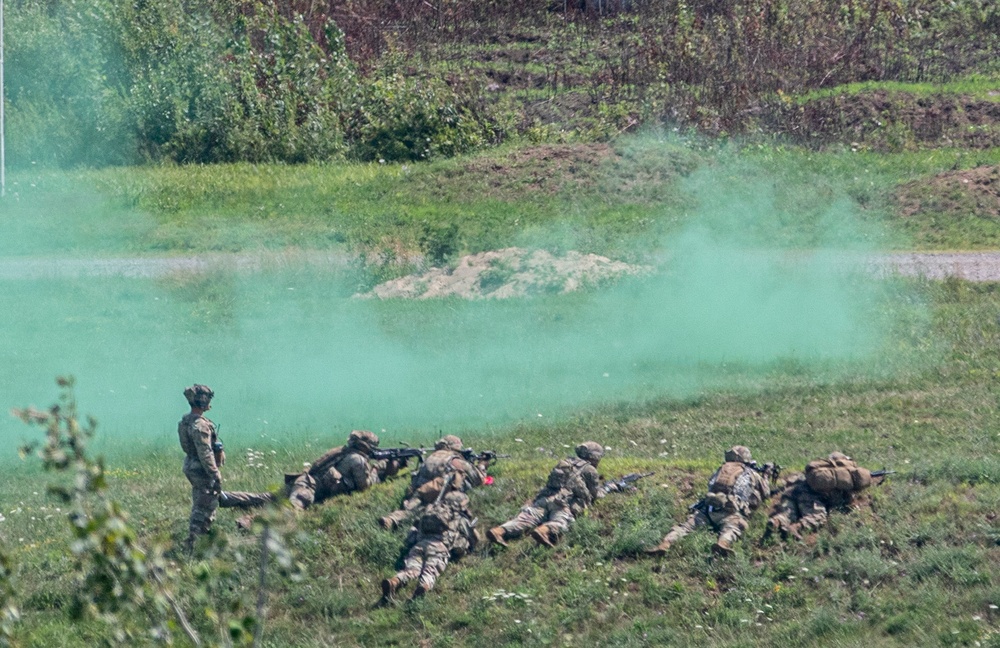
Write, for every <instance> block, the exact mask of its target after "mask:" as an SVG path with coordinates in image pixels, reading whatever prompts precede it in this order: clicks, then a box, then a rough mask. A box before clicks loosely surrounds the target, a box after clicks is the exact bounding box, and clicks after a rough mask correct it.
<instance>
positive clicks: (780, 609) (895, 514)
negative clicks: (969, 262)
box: [0, 282, 1000, 646]
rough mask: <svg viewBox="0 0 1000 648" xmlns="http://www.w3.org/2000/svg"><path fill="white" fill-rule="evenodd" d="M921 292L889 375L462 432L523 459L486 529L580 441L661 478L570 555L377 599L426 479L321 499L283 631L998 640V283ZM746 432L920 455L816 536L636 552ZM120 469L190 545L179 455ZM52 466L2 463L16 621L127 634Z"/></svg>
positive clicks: (348, 639)
mask: <svg viewBox="0 0 1000 648" xmlns="http://www.w3.org/2000/svg"><path fill="white" fill-rule="evenodd" d="M923 289H924V290H925V291H926V294H927V295H928V296H929V297H930V299H931V303H932V313H933V325H932V329H931V330H929V331H927V332H926V333H925V335H926V337H917V338H912V339H911V338H909V337H908V335H901V337H899V338H898V340H897V343H898V344H903V345H907V346H911V347H912V348H913V349H914V350H915V351H918V352H919V355H922V356H925V360H924V361H923V362H917V363H911V364H909V365H908V368H907V366H902V367H900V369H899V370H898V371H896V372H894V374H893V376H892V377H888V378H886V377H883V378H879V379H862V378H859V379H840V380H835V381H832V382H828V381H817V380H816V379H815V378H810V377H809V376H808V375H803V374H799V373H798V372H796V371H795V370H794V368H788V369H786V370H784V371H781V370H779V371H777V372H776V373H774V374H773V375H771V376H770V377H766V378H757V379H754V381H753V382H752V383H748V385H749V386H752V389H751V390H750V391H748V392H740V391H733V392H727V393H709V392H706V393H704V394H702V395H699V396H696V397H692V398H689V399H686V400H683V401H676V400H654V401H649V402H641V403H620V404H616V405H614V404H613V405H608V406H605V407H600V408H596V409H591V410H588V411H585V412H580V413H579V414H577V415H575V416H573V417H571V418H570V419H568V420H565V421H562V422H556V423H544V422H543V421H542V420H540V421H539V422H538V424H534V425H530V426H518V427H515V428H511V429H496V430H490V431H488V432H487V431H483V430H466V431H464V433H463V437H464V439H465V441H466V443H467V444H469V445H473V446H474V447H477V448H485V447H491V448H496V449H499V450H501V451H507V452H510V453H511V454H513V457H512V458H511V459H509V460H502V461H499V462H498V463H497V464H496V465H495V466H494V468H493V469H492V473H493V474H494V475H495V477H496V482H495V484H494V485H492V486H489V487H483V488H481V489H479V490H478V491H475V492H474V493H473V495H472V501H473V507H474V510H475V511H476V514H477V515H478V516H479V519H480V524H481V525H482V526H484V527H487V526H488V525H492V524H494V523H496V522H499V521H502V520H504V519H506V518H507V517H509V516H512V515H513V514H514V513H515V512H516V510H517V508H518V507H519V505H520V504H521V502H522V501H523V500H525V499H526V498H528V497H530V496H531V495H532V494H533V493H534V492H535V490H536V489H537V488H539V487H540V486H541V484H542V483H543V480H544V477H545V475H546V473H547V471H548V469H549V468H550V467H551V465H552V464H553V463H554V461H555V460H556V459H557V458H558V457H560V456H563V455H565V454H566V453H568V452H570V450H569V446H572V445H573V444H575V443H576V442H578V441H580V440H583V439H596V440H598V441H600V442H602V443H604V444H606V445H607V446H609V447H610V448H611V449H610V450H609V452H608V455H607V457H606V458H605V460H604V461H603V462H602V465H601V468H602V472H603V473H604V474H605V475H607V476H614V475H617V474H620V473H624V472H629V471H632V470H655V471H657V474H656V476H655V477H653V478H650V479H647V480H645V481H644V482H642V483H641V488H640V491H639V493H638V494H637V495H635V496H632V497H624V496H620V495H614V496H610V497H609V498H607V499H606V500H603V501H602V502H600V503H599V504H598V505H596V506H595V507H594V509H593V510H592V511H591V512H590V513H589V514H588V515H586V516H585V517H583V518H582V519H580V520H579V521H578V522H577V524H576V525H575V526H574V528H573V530H572V532H571V533H570V534H569V536H568V537H567V538H566V540H565V542H563V543H562V544H561V545H560V546H559V548H558V549H556V550H554V551H551V550H546V549H540V548H536V547H534V546H533V543H532V541H531V540H524V541H520V542H518V543H517V544H515V545H514V546H513V547H511V548H510V549H506V550H489V551H485V552H480V553H477V554H475V555H473V556H470V557H468V558H467V559H465V560H463V561H461V562H459V563H455V564H453V565H451V566H449V568H448V570H447V571H446V572H445V575H444V577H443V578H442V579H441V581H440V584H439V587H438V588H437V589H436V590H435V591H434V592H432V593H431V594H430V595H429V596H428V597H427V598H426V599H425V600H423V601H420V602H417V603H413V604H408V603H403V604H400V605H397V606H391V607H389V608H382V609H376V608H374V607H373V604H374V603H375V602H376V600H377V598H378V582H379V581H380V580H381V579H382V578H384V577H386V576H388V575H390V574H391V573H392V571H393V569H394V565H395V564H396V561H397V559H398V558H399V552H400V548H401V544H402V535H401V534H400V533H390V532H387V531H384V530H382V529H380V528H379V527H378V526H377V524H376V521H377V518H378V517H379V516H380V515H382V514H384V512H386V511H388V510H390V509H391V508H392V507H393V505H394V504H395V503H396V502H397V501H398V500H399V498H400V496H401V494H402V491H403V489H404V482H405V480H403V479H400V480H396V481H393V482H391V483H389V484H386V485H382V486H378V487H376V488H374V489H372V490H371V491H369V492H367V493H364V494H360V495H356V496H352V497H348V498H343V499H341V500H338V501H334V502H328V503H326V504H324V505H322V506H318V507H316V508H315V509H313V510H311V511H308V512H306V513H305V514H303V515H300V516H299V517H298V518H297V520H296V522H297V523H296V525H295V528H294V530H291V529H290V530H289V531H288V534H287V539H288V543H289V546H290V547H291V549H292V550H293V551H294V554H295V557H296V559H297V560H299V561H301V563H302V564H303V566H304V572H303V577H302V578H301V580H298V581H291V580H285V579H281V578H279V577H277V576H274V575H273V574H272V577H271V581H270V582H271V586H270V588H271V592H270V599H269V608H268V615H267V619H268V620H267V625H266V633H265V641H264V645H274V646H286V645H296V646H321V645H330V644H331V643H333V644H337V645H359V646H360V645H414V644H420V645H428V646H446V645H482V644H484V643H493V644H496V645H513V644H526V645H550V644H553V643H554V644H559V645H562V644H576V645H636V646H642V645H679V646H707V645H712V646H744V645H759V644H772V643H778V642H789V643H790V644H792V645H829V646H854V645H861V644H865V645H869V646H872V645H874V646H903V645H947V646H952V645H969V646H972V645H994V644H993V643H991V642H995V641H996V639H995V637H996V632H997V630H998V628H997V623H1000V615H998V612H997V609H996V606H997V605H1000V589H998V583H1000V580H998V579H1000V571H998V568H997V565H998V564H1000V562H998V559H1000V535H998V533H997V527H996V521H995V509H996V507H997V504H998V501H1000V462H998V461H996V459H995V458H994V455H995V454H996V451H997V443H998V441H997V436H998V435H997V434H996V433H995V432H996V430H997V429H1000V420H998V414H997V408H996V407H995V405H996V399H997V395H996V386H995V382H996V376H997V371H998V366H1000V365H998V361H1000V358H998V356H997V349H998V348H1000V344H998V343H1000V328H998V325H997V321H996V313H997V312H1000V298H998V296H997V294H996V291H995V290H994V288H993V287H992V286H988V287H976V286H970V285H967V284H964V283H961V282H954V283H946V284H943V285H937V286H932V285H927V286H924V287H923ZM931 340H934V341H936V342H934V343H931V344H930V346H929V343H930V342H931ZM935 349H936V350H935ZM81 405H82V408H83V410H84V411H85V410H86V403H82V404H81ZM342 436H343V434H342V433H340V432H330V433H324V434H323V435H322V437H321V438H320V439H319V441H318V443H316V444H315V445H312V447H310V446H308V445H302V444H299V445H296V446H294V447H288V446H287V445H276V444H273V443H272V442H266V443H264V444H263V445H261V446H259V447H258V446H256V445H255V446H253V448H252V449H251V448H250V447H232V445H231V446H230V449H229V450H230V463H229V465H228V466H227V469H226V479H227V484H228V487H229V488H247V489H258V488H266V487H271V486H274V485H275V483H276V482H277V481H278V478H279V477H280V473H281V472H282V470H285V469H294V467H295V466H298V465H301V462H302V461H307V460H310V459H312V458H314V456H315V455H316V454H317V453H318V452H319V451H320V450H321V448H325V446H326V445H328V444H329V445H332V444H335V443H338V442H340V440H341V437H342ZM389 441H390V442H391V441H392V439H389ZM737 442H740V443H746V444H748V445H749V446H751V448H752V449H753V451H754V455H755V457H756V458H758V459H761V460H777V461H778V462H779V463H781V464H783V465H785V466H788V467H790V468H795V467H801V466H802V465H803V464H804V463H805V461H807V460H808V459H809V458H811V457H814V456H818V455H821V454H824V453H827V452H829V451H831V450H834V449H841V450H845V451H847V452H849V453H851V454H852V455H853V456H855V457H856V458H858V459H859V460H860V461H861V462H862V463H864V464H866V465H869V466H871V467H873V468H875V467H882V466H883V465H885V466H889V467H892V468H894V469H896V470H898V471H899V472H898V474H897V475H895V476H894V477H892V478H891V480H890V481H889V483H887V484H885V485H884V486H881V487H879V488H875V489H873V490H872V491H871V493H870V496H869V498H868V500H867V502H866V505H865V506H864V507H862V508H861V509H860V510H858V511H854V512H851V513H847V514H836V515H834V516H833V517H832V520H831V524H830V525H829V526H828V527H827V528H826V529H824V530H823V531H821V532H820V533H818V534H816V535H815V536H814V537H812V538H810V539H809V540H808V541H807V542H806V543H794V542H793V543H790V544H788V545H784V546H781V545H777V544H773V543H768V544H765V545H764V546H759V544H758V543H759V541H760V538H761V535H762V531H763V524H762V523H763V517H762V516H761V515H760V514H758V515H756V516H755V517H754V518H753V520H752V527H751V529H750V532H749V533H748V535H747V537H746V539H745V541H744V542H743V543H741V545H740V546H739V548H738V550H737V554H736V556H735V557H734V558H732V559H729V560H716V559H713V558H711V556H710V552H709V545H710V544H711V542H712V538H711V537H710V534H708V533H699V534H694V535H692V536H691V537H689V538H688V539H686V540H685V541H684V542H682V543H681V544H680V545H679V546H677V547H676V548H675V551H674V552H673V553H672V554H671V555H669V556H668V557H666V558H664V559H662V560H649V559H646V558H642V557H638V556H637V551H638V549H639V548H640V547H642V546H644V545H646V544H648V543H651V542H653V541H655V540H657V539H658V538H659V537H660V536H661V535H662V534H663V533H665V531H666V530H668V528H669V527H670V525H671V524H672V523H674V522H676V521H678V520H679V519H681V518H682V517H683V516H684V515H685V509H686V506H687V504H688V503H690V502H691V501H693V500H694V499H696V498H697V497H698V494H699V493H700V492H701V491H702V489H703V488H704V482H705V480H706V479H707V477H708V476H709V474H710V472H711V470H712V469H713V467H714V466H715V465H716V464H717V462H718V461H719V459H720V456H721V452H722V450H723V449H724V448H725V447H728V446H729V445H731V444H733V443H737ZM310 443H312V442H310ZM252 453H260V454H252ZM261 455H262V456H261ZM261 464H264V465H261ZM108 469H109V479H110V486H111V493H112V494H113V496H114V497H115V498H117V499H119V500H120V501H121V503H122V505H123V507H124V508H125V510H127V511H129V512H130V518H131V522H132V524H133V525H135V527H136V528H137V529H138V531H139V535H140V539H142V540H143V541H145V542H149V541H152V540H160V541H163V542H165V543H167V545H168V546H173V547H177V546H178V545H179V543H180V541H181V539H182V538H183V536H184V534H185V531H186V528H185V527H186V510H187V493H188V487H187V485H186V482H185V481H184V479H183V476H182V475H181V473H180V470H179V462H178V460H177V457H176V453H175V452H169V453H164V454H163V455H161V456H144V457H143V456H130V455H129V453H128V452H124V453H123V452H120V451H119V452H116V453H115V455H114V458H113V460H112V461H111V462H110V464H109V466H108ZM51 479H52V477H47V476H43V475H41V474H40V472H39V469H38V464H37V461H36V460H33V459H28V460H26V461H24V462H23V463H22V464H21V465H20V466H16V467H12V468H11V469H10V470H8V471H6V472H5V477H4V478H3V480H2V484H3V489H4V492H6V493H7V494H8V495H7V496H6V501H7V502H8V503H7V504H5V510H4V511H3V514H4V519H3V521H2V522H0V534H2V537H3V544H4V546H5V547H7V550H8V552H10V554H11V557H12V559H13V561H14V572H13V573H14V583H15V585H16V587H17V589H18V591H19V597H18V598H19V603H20V605H21V607H22V614H23V621H22V623H21V625H20V626H19V627H18V631H17V632H18V635H19V636H20V638H21V640H22V641H23V643H24V644H25V645H29V646H76V645H92V644H93V643H94V642H95V641H98V640H99V638H100V637H102V636H107V635H106V633H107V630H105V629H102V627H101V626H100V625H99V624H93V623H89V624H81V623H79V622H77V623H75V624H73V625H72V626H71V625H70V624H69V621H68V620H67V619H66V617H65V612H64V608H65V606H66V605H67V604H68V601H69V594H70V592H71V591H72V587H73V569H72V564H73V561H72V560H71V559H70V558H69V557H68V554H67V543H68V531H67V526H66V521H65V519H64V515H65V511H60V510H59V508H58V507H59V506H60V505H59V504H58V503H57V502H54V501H53V500H52V499H51V498H49V497H47V496H46V495H45V484H46V483H47V482H49V481H50V480H51ZM233 522H234V516H233V515H232V514H231V513H230V512H228V511H220V515H219V519H218V528H219V529H222V530H224V531H225V533H226V534H227V535H228V536H229V545H228V547H226V548H223V549H222V550H221V551H222V553H221V554H220V555H219V556H217V557H216V559H214V560H213V561H212V562H209V563H205V565H206V566H214V568H219V565H228V568H230V569H231V570H232V573H231V574H229V575H227V576H224V577H223V584H221V585H219V586H218V587H219V589H218V590H217V591H216V592H215V594H214V595H213V596H214V601H215V602H216V604H221V605H223V607H225V606H228V605H230V604H236V603H239V602H242V604H243V605H244V606H247V607H252V605H253V603H252V602H253V600H254V599H255V597H256V585H255V583H256V556H257V555H258V553H257V552H258V545H257V541H256V539H255V537H253V536H248V535H244V534H240V533H237V532H235V530H234V526H233ZM175 551H176V549H174V550H169V551H168V558H169V559H172V561H171V562H170V564H171V565H172V567H171V570H177V577H178V578H179V579H180V583H181V586H180V587H179V589H178V592H179V596H180V601H181V604H182V605H183V606H185V608H186V609H188V610H189V611H190V614H191V615H192V617H193V619H194V621H195V624H196V626H197V627H198V628H199V629H200V630H201V631H202V632H203V633H205V634H207V635H212V634H213V633H214V632H215V631H213V630H212V622H211V621H210V620H209V619H207V618H205V617H204V616H203V613H202V612H200V611H199V610H200V608H199V606H198V604H197V602H196V601H197V598H196V597H197V596H198V594H197V592H198V591H199V587H201V586H196V585H197V583H199V582H201V581H199V580H198V579H199V577H198V576H197V574H198V573H199V569H200V567H199V563H197V562H195V563H187V562H185V561H184V560H183V559H181V557H180V556H179V555H176V554H175V553H174V552H175ZM220 559H221V560H220ZM185 583H187V585H185ZM182 643H183V642H182Z"/></svg>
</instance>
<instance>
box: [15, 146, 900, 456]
mask: <svg viewBox="0 0 1000 648" xmlns="http://www.w3.org/2000/svg"><path fill="white" fill-rule="evenodd" d="M761 175H762V173H761V172H760V170H759V169H756V168H755V167H754V166H753V165H748V164H747V163H745V162H743V161H740V160H738V159H736V158H732V159H729V160H727V161H725V162H724V163H722V164H720V165H718V166H717V167H715V168H712V169H707V170H704V171H701V172H698V173H696V174H695V175H694V176H692V177H691V178H690V180H689V182H688V184H687V186H686V191H687V192H688V194H689V196H690V201H688V202H689V204H690V205H691V211H690V213H689V214H687V215H686V220H685V223H686V224H685V226H684V227H682V228H681V229H680V230H679V231H677V232H675V233H674V234H673V235H671V236H670V237H668V238H667V240H665V241H664V242H663V245H662V252H661V253H660V255H659V258H658V264H659V266H660V268H659V270H658V272H657V273H656V274H654V275H653V276H651V277H645V278H641V279H634V280H628V281H623V282H620V283H619V284H617V285H615V286H612V287H608V288H604V289H600V290H595V291H590V292H585V293H579V294H574V295H567V296H558V295H555V296H546V297H537V298H533V299H525V300H515V301H506V302H499V301H497V302H493V301H481V302H467V301H462V300H457V299H449V300H442V301H423V302H403V301H396V300H388V301H384V302H380V301H377V300H359V299H351V298H348V297H346V296H345V295H346V294H349V293H348V291H346V290H345V289H344V288H343V287H342V286H341V285H339V284H338V282H340V281H342V280H343V277H341V276H339V275H337V274H336V273H335V272H331V271H324V270H322V269H318V268H315V267H302V268H285V269H282V270H274V271H271V270H266V269H265V270H256V271H253V272H210V273H204V274H192V273H190V272H188V271H180V272H177V273H174V274H167V275H164V276H158V277H146V278H128V277H116V276H97V277H65V276H55V277H51V276H37V273H36V274H35V275H32V274H31V273H22V274H21V275H17V273H16V272H13V271H11V268H17V267H19V266H17V265H16V263H14V262H13V261H12V260H11V258H12V257H13V256H14V255H15V254H16V253H17V252H18V250H20V249H21V248H20V247H19V246H18V245H16V244H9V245H5V246H4V247H3V248H2V249H0V251H2V252H3V254H4V255H5V257H6V258H4V259H0V261H2V262H3V263H5V264H6V265H5V266H3V267H6V268H7V276H6V278H3V279H0V281H2V285H3V290H2V292H0V312H2V315H0V326H2V328H3V330H4V331H5V336H4V338H3V340H2V341H0V362H2V363H3V366H4V367H5V368H6V371H5V372H4V374H3V377H2V379H0V393H2V394H3V395H4V403H3V405H4V406H21V405H26V404H29V403H32V404H36V405H44V404H46V403H48V402H50V401H51V400H52V398H53V396H54V395H55V387H54V384H53V377H54V376H55V375H58V374H74V375H75V376H76V377H77V379H78V395H79V397H80V401H81V404H82V407H83V410H84V411H86V412H89V413H92V414H94V415H95V416H96V417H97V418H98V419H99V421H100V423H101V433H102V436H104V437H105V438H107V439H109V440H111V442H113V446H112V447H116V448H117V447H123V446H122V444H121V441H122V440H127V442H128V444H127V446H126V447H131V448H138V449H142V448H150V447H162V446H167V447H171V446H172V445H173V444H175V438H174V437H175V432H174V430H175V426H176V421H177V419H179V418H180V416H181V415H182V414H183V413H184V411H185V410H186V403H185V401H184V399H183V397H182V395H181V392H182V390H183V388H184V387H185V386H186V385H188V384H191V383H193V382H202V383H206V384H209V385H210V386H212V387H213V388H214V389H215V391H216V394H217V397H216V400H215V403H214V407H213V412H212V417H213V418H214V419H215V420H216V421H217V422H220V423H222V424H223V428H222V433H223V437H224V438H225V439H226V441H227V442H229V443H233V442H237V443H239V444H248V445H252V443H253V442H255V441H256V440H258V439H260V437H261V436H264V437H267V438H270V439H279V440H280V439H288V438H295V437H301V436H304V435H306V434H309V435H311V436H322V437H324V438H326V439H328V440H330V441H331V442H333V441H336V440H337V439H340V438H342V437H343V436H345V435H346V433H347V431H349V430H350V429H353V428H368V429H373V430H375V431H378V432H381V431H382V430H386V432H387V437H388V438H389V439H409V440H411V441H426V440H428V439H430V438H432V437H433V436H434V435H436V434H438V433H439V432H441V431H464V430H469V429H482V428H496V427H499V426H505V425H508V424H512V423H515V422H524V421H536V420H538V417H539V415H541V416H542V418H543V419H545V418H546V417H548V418H552V417H559V416H562V415H565V414H566V413H568V412H570V411H573V410H576V409H579V408H581V407H586V406H592V405H597V404H601V403H607V402H614V401H627V400H641V399H648V398H656V397H663V396H684V395H687V394H691V393H694V392H698V391H701V390H705V389H715V388H746V387H747V386H760V385H766V384H767V381H768V380H769V377H774V376H780V375H781V373H782V371H785V370H787V369H788V368H789V367H791V366H794V368H795V372H796V374H797V375H801V374H805V375H807V376H811V377H813V379H826V378H829V377H836V376H843V375H851V374H856V373H859V372H864V371H867V369H866V367H868V366H870V365H871V364H873V363H872V360H873V359H875V358H879V359H880V360H883V361H884V360H885V359H886V358H885V356H884V355H882V354H884V353H885V349H886V348H887V345H886V335H887V330H888V328H887V327H888V325H889V322H888V320H887V317H886V316H885V313H886V312H888V310H890V308H889V307H890V305H891V304H890V303H889V301H888V300H890V299H892V298H891V296H890V295H891V293H890V292H889V291H887V290H886V288H885V286H884V285H883V284H882V283H881V282H880V281H879V280H877V279H875V278H874V277H873V276H871V275H869V274H866V273H865V272H862V271H859V269H858V264H857V259H858V258H859V257H858V255H859V254H861V253H864V252H865V251H869V250H872V249H874V246H875V245H876V244H877V242H878V241H879V237H878V235H877V231H876V230H875V229H874V228H873V227H872V226H871V225H870V224H866V223H865V222H863V221H862V220H861V219H859V217H858V214H857V210H856V209H855V207H854V206H853V205H852V204H851V203H850V202H849V201H846V200H844V199H843V198H841V197H838V196H836V195H832V196H831V195H818V196H815V197H814V198H815V199H814V200H812V201H810V200H808V199H807V197H805V196H804V195H803V193H802V190H801V188H800V189H799V190H798V191H796V192H789V191H786V190H785V189H782V188H781V187H775V186H774V185H773V183H772V184H771V185H768V184H766V183H764V184H762V183H761V182H760V181H761ZM764 175H766V174H764ZM762 186H763V187H765V188H764V189H761V187H762ZM807 193H808V191H807ZM45 221H46V219H45V218H43V217H39V222H40V223H41V224H44V223H45ZM63 225H64V226H66V223H65V222H64V223H63ZM0 227H2V228H3V229H5V230H6V233H7V234H8V235H10V234H11V233H12V232H20V234H19V235H18V236H16V237H15V236H8V237H6V238H4V239H2V240H7V241H8V242H11V241H14V240H15V239H16V238H20V239H22V242H24V241H23V239H24V236H25V230H24V229H23V228H24V225H23V223H20V224H15V223H11V222H8V220H2V219H0ZM131 227H133V228H137V229H136V231H139V230H141V227H142V225H141V224H139V225H136V224H133V225H132V226H131ZM19 228H20V229H19ZM72 231H73V233H74V235H78V240H81V241H86V240H88V235H87V234H86V232H81V230H80V228H79V227H76V229H75V230H72ZM116 235H117V234H116ZM71 238H72V237H71ZM112 238H113V237H112ZM125 238H128V237H127V236H126V237H125ZM31 240H32V241H34V242H35V243H37V238H34V237H32V238H31ZM65 248H66V246H65V245H61V246H60V249H58V250H55V251H53V253H60V254H64V252H65ZM84 249H85V247H84ZM32 250H33V251H34V256H37V255H38V253H37V251H36V250H35V248H32ZM77 251H80V250H79V249H78V250H77ZM22 257H23V255H22ZM12 264H13V265H12ZM15 275H16V276H15ZM882 364H885V363H884V362H883V363H882ZM0 428H2V429H3V431H4V434H5V436H6V438H8V439H14V440H18V439H21V438H24V437H25V436H26V434H27V431H26V430H24V429H22V428H21V426H20V423H18V422H16V421H13V420H12V419H6V418H4V419H0Z"/></svg>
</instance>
